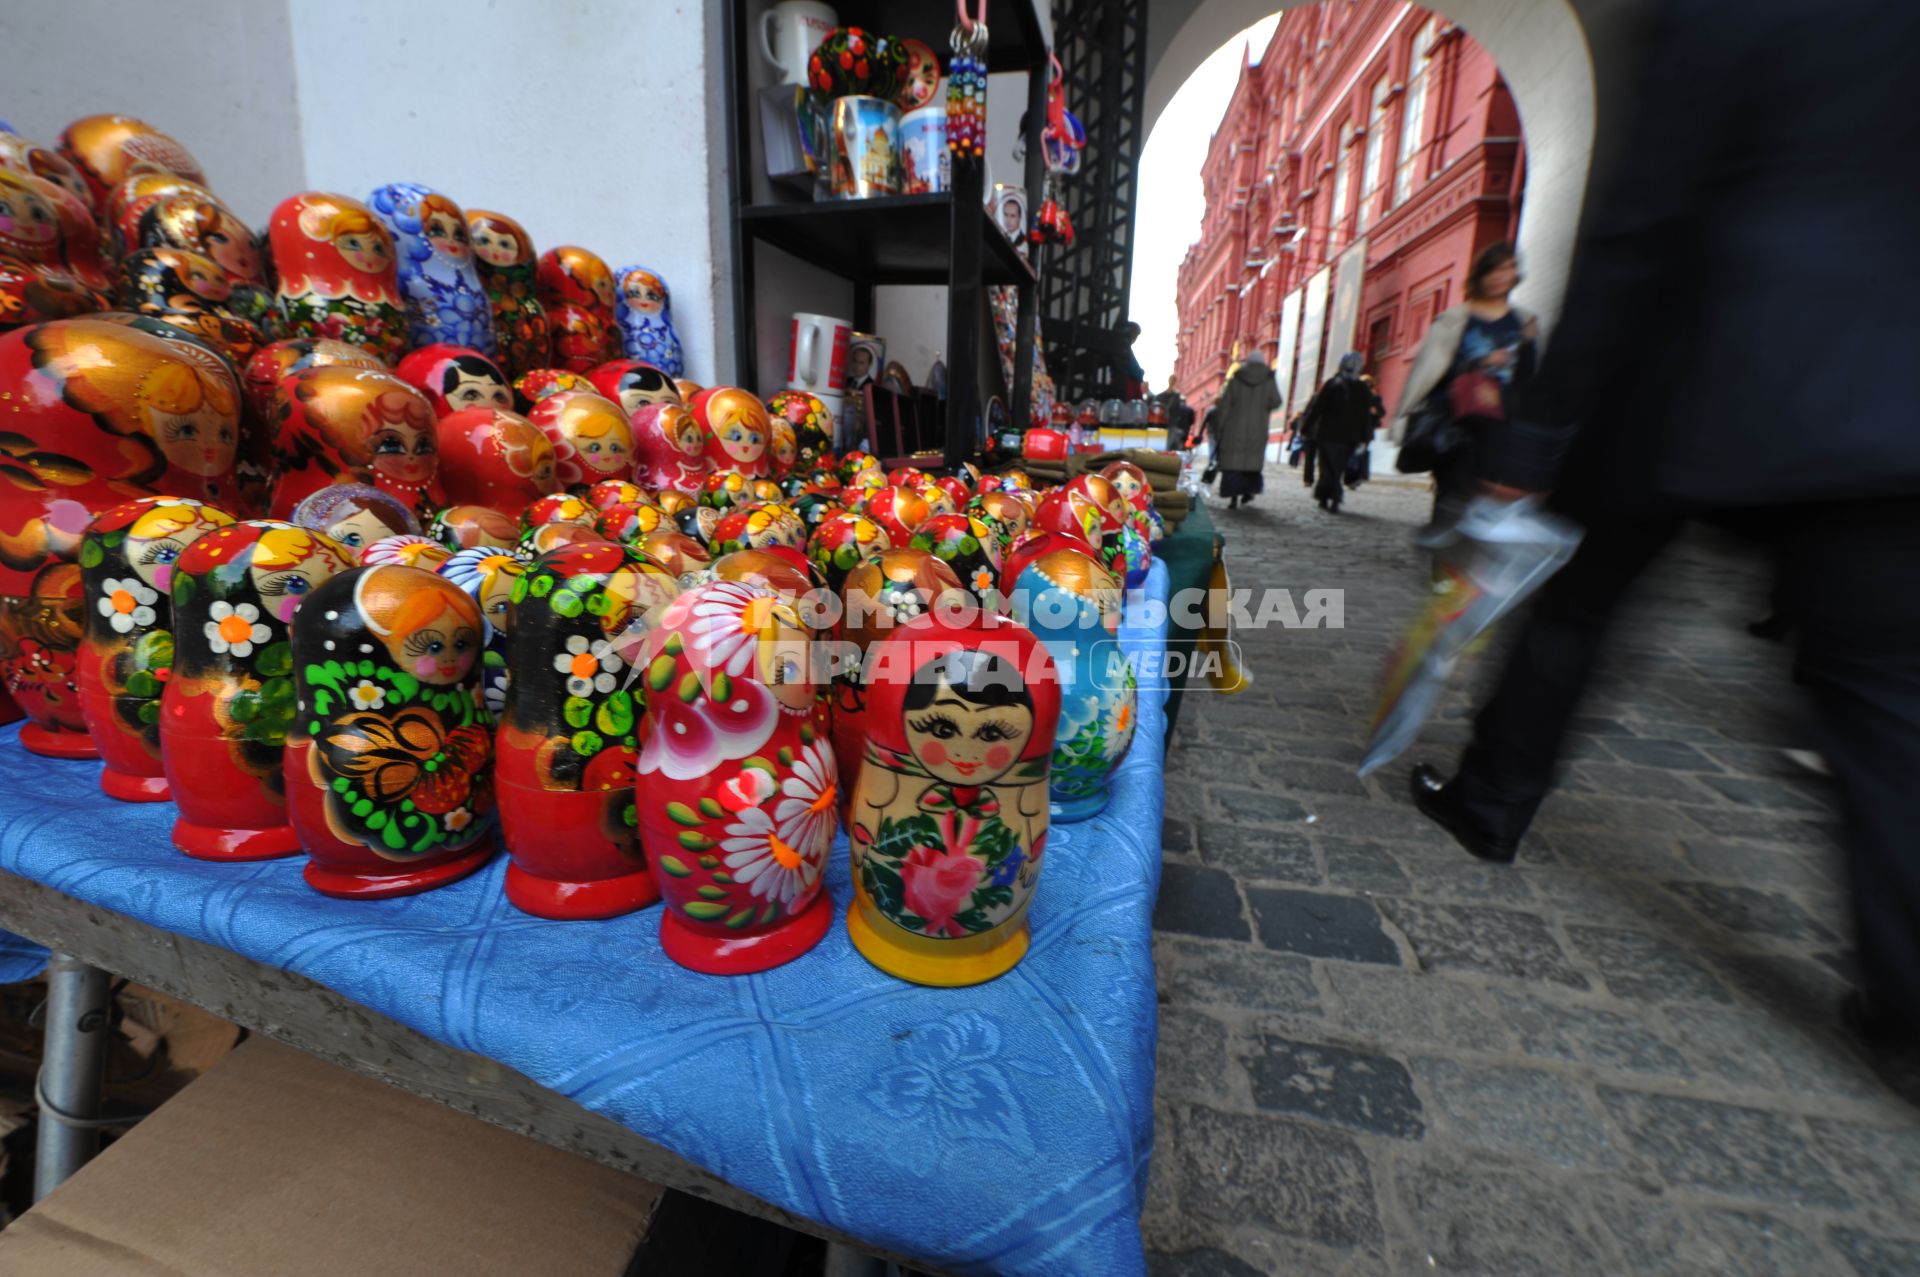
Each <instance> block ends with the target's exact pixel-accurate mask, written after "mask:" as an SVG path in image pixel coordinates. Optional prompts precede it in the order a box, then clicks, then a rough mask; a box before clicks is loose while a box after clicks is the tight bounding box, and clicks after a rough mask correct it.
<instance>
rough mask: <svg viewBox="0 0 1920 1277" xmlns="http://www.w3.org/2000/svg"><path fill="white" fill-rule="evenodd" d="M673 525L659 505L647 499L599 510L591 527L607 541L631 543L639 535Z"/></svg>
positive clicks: (621, 503) (620, 503) (638, 537)
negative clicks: (598, 514) (598, 515)
mask: <svg viewBox="0 0 1920 1277" xmlns="http://www.w3.org/2000/svg"><path fill="white" fill-rule="evenodd" d="M672 526H673V525H672V523H671V522H670V521H669V520H668V518H667V516H666V515H665V514H663V513H661V511H660V507H659V506H657V505H654V504H653V503H652V502H648V501H622V502H619V503H617V504H615V505H611V506H609V507H607V508H606V509H605V510H602V511H600V517H599V518H598V519H596V520H594V523H593V529H594V531H596V532H598V533H599V534H600V535H601V536H603V537H605V538H606V539H607V540H609V541H618V542H620V543H621V544H623V545H632V544H634V543H635V542H637V541H638V540H639V539H640V538H641V537H643V536H647V535H648V534H650V533H654V532H658V531H660V529H662V528H671V527H672Z"/></svg>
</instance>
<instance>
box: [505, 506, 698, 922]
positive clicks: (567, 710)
mask: <svg viewBox="0 0 1920 1277" xmlns="http://www.w3.org/2000/svg"><path fill="white" fill-rule="evenodd" d="M678 592H679V587H678V585H677V584H676V583H675V581H674V579H673V577H671V576H670V575H668V574H667V573H666V572H665V571H663V570H662V569H661V568H660V567H658V566H656V565H655V564H654V563H652V562H650V561H649V560H647V559H646V558H644V557H642V556H641V555H640V554H639V553H638V552H637V551H635V550H631V549H628V548H627V547H625V546H619V545H612V544H609V543H605V542H602V543H600V544H598V545H571V546H564V547H562V548H561V549H559V550H556V551H554V552H553V553H551V554H547V555H543V556H542V557H541V558H540V559H539V560H538V561H536V562H535V563H534V564H533V565H532V566H531V567H529V568H527V570H526V575H525V577H524V578H523V579H522V580H521V581H519V582H518V583H517V584H515V585H514V587H513V605H512V609H511V611H512V616H513V632H512V635H511V637H510V639H509V655H508V664H509V665H510V666H511V668H512V669H513V670H514V678H513V682H512V685H511V686H510V688H509V690H508V694H507V709H506V714H505V716H504V717H503V718H502V720H501V723H500V730H499V734H498V737H497V750H496V755H497V757H498V759H499V764H498V775H499V799H500V829H501V833H502V834H503V835H504V837H505V839H506V844H507V850H508V851H509V853H511V855H512V856H513V863H512V864H511V865H510V866H508V868H507V899H509V900H511V901H512V902H513V903H514V904H515V905H516V906H517V907H519V908H520V909H522V910H525V911H526V912H527V913H531V914H535V915H537V916H539V917H542V918H610V917H613V916H615V915H617V914H623V913H631V912H633V911H634V910H635V909H640V908H643V907H645V906H647V905H650V904H652V903H653V902H654V901H656V900H658V899H659V898H660V891H659V888H658V887H656V886H655V885H654V881H653V877H652V875H651V874H650V873H649V872H648V870H647V862H646V857H645V856H644V855H643V854H642V852H641V847H640V840H639V836H638V832H637V828H636V813H635V804H634V798H635V794H634V765H635V762H636V759H637V757H638V749H639V735H640V716H641V712H642V709H643V705H644V702H643V693H641V690H640V688H639V687H638V686H637V685H633V686H630V683H631V680H629V679H628V677H627V665H628V662H630V661H633V660H636V659H638V658H639V657H640V656H641V655H642V645H641V643H640V640H639V635H640V633H641V627H644V626H645V625H646V624H647V623H648V621H649V618H652V617H653V616H654V615H655V614H656V613H657V611H658V610H659V609H660V608H662V607H664V606H665V605H666V604H667V602H668V600H670V599H672V598H673V596H674V595H675V594H676V593H678ZM629 626H634V627H635V628H634V629H633V630H632V632H631V633H630V632H629Z"/></svg>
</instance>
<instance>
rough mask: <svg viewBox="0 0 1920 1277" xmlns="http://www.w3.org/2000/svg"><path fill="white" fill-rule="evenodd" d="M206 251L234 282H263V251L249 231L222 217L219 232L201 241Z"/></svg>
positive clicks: (223, 214)
mask: <svg viewBox="0 0 1920 1277" xmlns="http://www.w3.org/2000/svg"><path fill="white" fill-rule="evenodd" d="M201 244H202V245H203V251H204V252H205V253H206V255H207V256H208V257H211V258H212V259H213V260H214V262H215V263H216V264H217V265H218V266H219V267H220V269H221V270H223V271H225V272H227V274H228V275H229V276H230V277H232V278H234V279H259V278H260V250H259V248H258V247H256V246H255V244H254V242H253V236H252V234H250V233H249V232H248V230H247V228H246V227H244V226H242V225H241V224H240V223H239V222H237V221H235V220H234V219H233V218H231V217H229V216H227V215H226V214H225V213H221V214H220V216H219V222H218V224H217V225H216V226H215V228H214V229H213V230H211V231H209V232H208V233H207V234H206V235H204V236H202V237H201Z"/></svg>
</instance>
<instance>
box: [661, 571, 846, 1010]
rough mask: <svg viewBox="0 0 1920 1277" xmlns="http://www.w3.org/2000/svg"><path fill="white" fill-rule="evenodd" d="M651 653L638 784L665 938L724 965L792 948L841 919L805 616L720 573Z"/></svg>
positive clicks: (797, 951)
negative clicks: (829, 881)
mask: <svg viewBox="0 0 1920 1277" xmlns="http://www.w3.org/2000/svg"><path fill="white" fill-rule="evenodd" d="M645 652H646V657H645V666H644V669H643V674H642V677H643V680H644V683H645V687H646V698H647V709H646V717H645V720H644V725H643V727H642V729H641V750H640V761H639V766H638V768H637V771H638V774H639V779H638V782H637V787H636V789H637V794H638V808H639V822H640V841H641V845H642V846H644V847H645V848H646V849H647V853H648V855H647V859H648V861H649V863H650V865H651V867H652V869H653V875H654V881H655V882H656V883H658V884H659V887H660V894H661V896H662V897H663V898H664V899H665V902H666V910H665V911H664V913H663V914H662V915H661V919H660V942H661V947H662V948H664V949H665V950H666V953H667V956H668V957H669V958H672V959H673V960H674V961H675V962H678V963H679V964H680V965H681V966H684V967H689V968H691V969H693V970H695V971H704V972H707V973H709V974H713V975H741V974H745V973H747V972H751V971H765V970H767V969H769V968H771V967H775V966H778V965H780V964H781V963H784V962H789V961H791V960H792V959H794V958H797V957H799V956H800V955H801V954H803V953H805V952H806V951H807V950H808V949H811V948H812V947H813V946H814V945H815V944H817V943H819V941H820V938H821V937H822V936H824V935H826V933H827V928H828V927H829V926H830V925H831V906H830V904H829V902H828V900H827V896H826V893H825V891H823V890H822V888H823V886H824V879H825V871H826V864H827V852H828V849H829V848H830V847H831V846H832V844H833V836H834V834H835V832H836V831H837V829H838V821H837V819H836V808H837V806H838V803H839V774H838V770H837V768H836V766H835V763H834V757H833V750H832V749H831V748H830V747H829V746H828V742H827V729H826V715H825V708H824V705H823V703H822V701H821V700H820V698H819V695H818V691H817V689H816V688H815V686H814V684H813V681H812V678H813V674H812V670H811V668H810V660H809V657H810V653H809V634H808V631H807V629H806V627H805V626H803V625H802V624H801V622H800V619H799V617H798V615H797V614H796V612H795V608H794V605H793V604H792V603H791V602H790V601H788V600H786V599H784V598H782V597H781V596H780V594H778V593H777V592H775V591H774V590H771V589H769V588H766V587H764V586H758V585H751V584H746V583H742V582H736V581H716V582H714V583H712V584H710V585H704V586H701V587H700V588H698V589H695V590H691V591H689V592H687V593H685V594H682V595H680V596H679V597H678V598H676V599H675V600H674V601H673V602H672V603H669V604H668V605H667V607H666V609H665V610H664V611H663V612H662V614H661V616H660V623H659V626H658V628H657V629H655V630H654V631H653V632H652V633H651V634H650V635H649V636H648V640H647V645H646V648H645Z"/></svg>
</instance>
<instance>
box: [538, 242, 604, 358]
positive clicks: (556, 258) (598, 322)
mask: <svg viewBox="0 0 1920 1277" xmlns="http://www.w3.org/2000/svg"><path fill="white" fill-rule="evenodd" d="M534 292H535V294H536V295H537V296H538V297H539V298H540V304H541V305H542V306H544V307H546V311H547V332H548V333H549V334H550V336H551V339H552V344H553V362H554V365H555V366H556V367H559V368H563V369H565V370H567V371H568V372H578V373H584V372H586V371H587V370H588V369H589V368H592V367H594V366H595V365H596V364H602V363H605V362H606V361H607V360H609V359H613V358H616V357H618V355H619V353H620V352H619V349H618V347H619V342H618V341H616V340H615V338H614V333H615V329H614V323H613V297H614V291H613V271H612V270H611V269H609V268H608V266H607V263H606V259H605V258H603V257H601V256H600V255H599V254H597V253H591V252H588V251H587V250H586V249H584V248H580V247H578V246H576V245H573V244H562V245H561V246H560V247H558V248H549V249H548V250H547V251H546V252H544V253H542V254H540V263H539V267H538V268H537V270H536V271H535V273H534Z"/></svg>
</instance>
